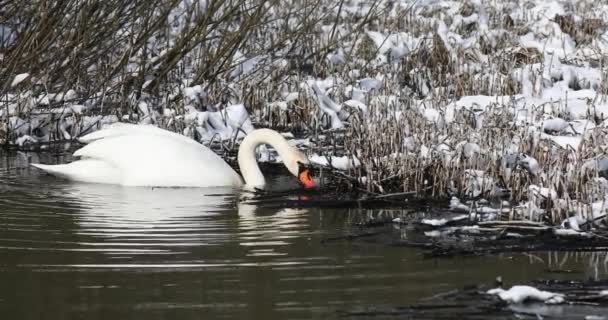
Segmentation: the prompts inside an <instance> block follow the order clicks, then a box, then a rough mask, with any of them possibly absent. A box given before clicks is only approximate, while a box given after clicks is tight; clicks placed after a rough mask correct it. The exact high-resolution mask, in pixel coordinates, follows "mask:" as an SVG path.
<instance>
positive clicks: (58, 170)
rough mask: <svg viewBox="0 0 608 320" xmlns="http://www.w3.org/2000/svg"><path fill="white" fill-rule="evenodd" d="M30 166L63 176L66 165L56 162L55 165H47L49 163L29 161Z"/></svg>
mask: <svg viewBox="0 0 608 320" xmlns="http://www.w3.org/2000/svg"><path fill="white" fill-rule="evenodd" d="M30 166H32V167H34V168H38V169H40V170H42V171H45V172H47V173H50V174H52V175H55V176H65V174H66V171H69V170H66V169H67V168H66V167H67V165H65V164H57V165H49V164H41V163H30Z"/></svg>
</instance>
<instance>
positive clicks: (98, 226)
mask: <svg viewBox="0 0 608 320" xmlns="http://www.w3.org/2000/svg"><path fill="white" fill-rule="evenodd" d="M65 160H66V158H65V157H63V156H55V155H53V154H50V153H45V154H35V153H16V152H12V153H8V152H4V153H0V313H1V314H2V315H3V316H2V318H4V319H68V318H70V319H89V320H93V319H104V320H105V319H111V318H113V317H115V318H120V319H201V318H207V319H220V318H229V319H287V318H289V319H298V318H305V319H328V318H339V317H341V316H342V315H343V312H349V311H356V310H365V309H366V308H391V307H398V306H404V305H407V304H411V303H415V302H416V301H418V300H419V299H420V298H424V297H428V296H431V295H434V294H437V293H440V292H444V291H447V290H451V289H457V288H462V287H463V286H466V285H471V284H478V283H491V282H492V281H493V280H494V278H495V277H496V276H499V275H500V276H502V277H503V279H504V281H505V282H506V283H509V284H513V283H521V282H524V281H527V280H531V279H538V278H573V279H587V278H598V277H599V278H602V277H605V275H606V269H605V268H606V267H605V265H606V262H605V260H604V262H603V263H601V262H598V261H601V259H605V258H602V256H600V257H598V255H597V254H567V253H559V254H558V253H536V254H534V255H499V256H492V257H479V258H470V257H468V258H442V259H429V258H425V257H423V256H422V255H421V253H420V252H419V251H417V250H415V249H410V248H403V247H396V246H388V245H383V244H382V243H379V242H373V241H370V242H365V241H335V242H323V240H324V239H328V238H331V237H338V236H342V235H346V234H349V233H350V232H352V230H353V222H356V221H364V220H365V219H366V217H368V216H369V215H370V214H372V215H373V214H374V212H373V211H372V212H370V211H369V210H355V209H321V208H313V209H286V208H282V209H281V208H280V209H263V208H256V207H255V206H253V205H246V204H242V203H239V201H238V200H239V197H240V195H239V191H238V190H231V189H163V188H127V187H118V186H107V185H94V184H81V183H70V182H67V181H64V180H61V179H58V178H55V177H52V176H48V175H45V174H43V173H41V172H39V171H38V170H36V169H34V168H30V167H28V162H29V161H34V162H38V161H42V162H45V163H52V162H58V161H59V162H61V161H65ZM386 233H387V234H392V235H394V236H396V237H399V236H402V232H400V230H399V228H398V227H395V226H388V227H387V230H386ZM598 265H599V267H598ZM549 269H560V270H564V269H568V270H572V271H573V273H569V274H563V273H549V272H548V271H547V270H549Z"/></svg>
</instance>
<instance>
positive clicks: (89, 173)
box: [31, 159, 122, 184]
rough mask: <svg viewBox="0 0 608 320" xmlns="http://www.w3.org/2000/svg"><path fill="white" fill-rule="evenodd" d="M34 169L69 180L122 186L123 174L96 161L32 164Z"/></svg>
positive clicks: (102, 162)
mask: <svg viewBox="0 0 608 320" xmlns="http://www.w3.org/2000/svg"><path fill="white" fill-rule="evenodd" d="M31 165H32V166H33V167H36V168H38V169H41V170H44V171H46V172H48V173H50V174H52V175H55V176H59V177H63V178H66V179H69V180H74V181H81V182H90V183H109V184H120V182H121V180H122V173H121V172H120V170H118V169H117V168H115V167H113V166H111V165H109V164H108V163H106V162H104V161H100V160H95V159H83V160H78V161H74V162H72V163H68V164H58V165H46V164H37V163H32V164H31Z"/></svg>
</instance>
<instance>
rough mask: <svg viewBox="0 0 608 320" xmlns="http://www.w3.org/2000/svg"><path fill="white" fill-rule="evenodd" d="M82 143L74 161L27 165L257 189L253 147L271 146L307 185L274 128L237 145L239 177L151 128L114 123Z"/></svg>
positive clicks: (181, 139)
mask: <svg viewBox="0 0 608 320" xmlns="http://www.w3.org/2000/svg"><path fill="white" fill-rule="evenodd" d="M80 141H81V142H84V143H88V145H86V146H84V147H82V148H81V149H79V150H77V151H76V152H74V156H78V157H80V160H77V161H74V162H72V163H68V164H60V165H44V164H32V166H34V167H36V168H39V169H42V170H44V171H46V172H48V173H50V174H53V175H56V176H60V177H65V178H67V179H70V180H74V181H81V182H89V183H106V184H117V185H123V186H155V187H222V186H241V185H242V184H243V179H244V180H245V181H244V182H245V186H246V187H247V188H259V189H263V188H264V186H265V179H264V175H263V174H262V172H261V171H260V168H259V167H258V165H257V163H256V157H255V149H256V147H257V146H259V145H260V144H269V145H271V146H272V147H273V148H274V149H275V150H276V151H277V152H278V153H279V156H281V159H282V160H283V164H284V165H285V166H286V167H287V169H288V170H289V172H291V173H292V174H293V175H294V176H296V177H298V178H299V179H300V181H301V182H302V183H303V184H304V185H305V186H306V187H313V186H314V182H313V181H312V179H311V178H310V175H309V171H308V169H307V168H306V164H308V163H309V161H308V158H307V157H306V155H304V153H302V152H301V151H299V150H298V149H296V148H295V147H292V146H290V145H289V144H288V143H287V141H286V140H285V138H283V136H281V135H280V134H279V133H278V132H276V131H274V130H270V129H258V130H254V131H252V132H251V133H249V134H248V135H247V136H246V137H245V139H244V140H243V142H242V143H241V145H240V147H239V152H238V163H239V167H240V169H241V173H242V174H243V179H241V177H240V176H239V175H238V174H237V173H236V172H235V171H234V170H233V169H232V168H231V167H230V166H229V165H228V164H227V163H226V162H225V161H224V160H223V159H222V158H221V157H220V156H218V155H217V154H215V153H214V152H213V151H211V150H210V149H209V148H207V147H205V146H203V145H201V144H199V143H198V142H196V141H194V140H192V139H190V138H188V137H185V136H182V135H179V134H177V133H173V132H170V131H166V130H163V129H160V128H157V127H155V126H149V125H133V124H125V123H116V124H114V125H112V126H110V127H109V128H107V129H104V130H100V131H96V132H93V133H91V134H88V135H86V136H84V137H82V138H80Z"/></svg>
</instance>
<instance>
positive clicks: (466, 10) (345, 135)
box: [0, 0, 608, 230]
mask: <svg viewBox="0 0 608 320" xmlns="http://www.w3.org/2000/svg"><path fill="white" fill-rule="evenodd" d="M161 3H162V1H161ZM293 4H294V7H293V8H291V9H292V10H296V11H297V9H302V8H301V7H298V5H299V6H302V4H298V2H294V3H293ZM321 4H322V5H321V6H319V7H316V8H322V10H320V9H318V10H312V11H310V12H309V13H310V14H309V16H308V17H307V18H310V19H311V20H314V23H311V24H309V25H307V28H306V29H299V31H300V32H301V34H300V35H302V38H299V37H297V36H293V34H296V33H289V35H290V36H287V34H288V33H286V32H285V30H286V28H287V29H288V30H292V29H290V28H296V27H297V26H298V22H304V21H309V20H302V17H301V16H300V15H287V13H289V6H287V5H286V6H284V7H283V6H281V7H280V8H279V7H276V6H272V5H271V4H264V5H268V6H269V7H268V10H267V11H264V13H260V17H259V19H260V20H261V21H263V22H264V23H260V24H259V27H257V28H259V29H256V30H255V31H256V32H252V33H250V34H248V35H247V38H245V39H244V40H243V43H242V45H240V46H237V47H236V48H234V51H233V52H234V54H233V55H231V56H229V57H226V60H222V59H218V60H215V62H216V64H212V65H211V66H209V65H208V64H205V63H209V61H212V60H204V59H203V60H201V59H202V58H201V57H202V56H204V53H205V52H206V51H205V50H207V49H208V48H207V47H206V46H204V45H200V43H192V47H188V48H189V49H190V51H186V52H185V53H184V54H183V55H181V52H182V51H179V50H178V49H183V48H184V47H183V46H182V45H183V43H181V42H180V41H178V40H179V39H180V37H179V35H180V34H181V32H183V31H184V30H187V29H188V26H190V25H192V24H193V23H194V22H195V20H188V19H195V18H196V16H197V14H198V13H201V12H204V11H205V10H206V7H205V6H201V5H200V4H196V5H195V4H194V2H191V1H184V2H183V3H181V4H180V5H179V6H176V7H174V8H172V9H171V10H170V11H169V12H170V14H169V15H168V16H167V17H166V20H167V21H168V22H170V23H169V24H168V25H169V26H168V29H167V30H168V31H169V32H167V33H162V34H161V33H159V34H157V35H155V38H154V39H152V38H151V39H150V41H149V43H148V44H147V45H146V46H142V47H140V48H137V50H134V51H133V53H132V55H131V56H129V59H127V60H128V63H126V64H125V65H124V66H123V67H124V73H117V75H116V76H115V77H114V78H111V80H110V81H109V83H107V85H106V86H103V88H104V89H102V90H98V91H94V92H86V90H83V89H81V88H83V87H84V86H82V85H80V86H76V85H74V86H69V85H68V86H60V85H58V84H55V86H53V85H49V83H47V82H49V81H50V80H49V79H48V77H45V74H44V73H41V72H35V70H28V68H27V67H26V66H22V67H20V68H18V69H19V70H17V69H15V70H11V72H10V73H9V74H6V76H5V78H4V79H3V81H4V82H5V83H6V84H7V85H6V86H4V87H5V88H6V90H5V91H3V92H2V95H1V96H0V101H2V107H0V118H1V119H2V121H0V122H1V123H2V124H1V125H0V140H3V141H5V142H8V143H14V144H27V143H36V142H47V141H52V140H58V139H74V138H77V137H79V136H81V135H82V134H84V133H88V132H91V131H93V130H96V129H98V128H101V127H103V126H104V125H107V124H109V123H112V122H116V121H128V122H139V123H146V124H150V123H151V124H156V125H159V126H161V127H163V128H167V129H169V130H172V131H176V132H180V133H182V134H185V135H187V136H190V137H192V138H194V139H196V140H198V141H200V142H202V143H206V144H208V143H210V142H211V141H225V142H230V143H231V142H233V141H236V142H238V138H239V137H242V136H243V135H244V134H246V133H247V132H249V131H250V130H251V129H252V128H253V127H260V126H268V127H273V128H277V129H280V130H283V131H294V132H296V131H297V132H298V133H299V135H304V137H303V139H299V140H294V141H293V143H296V144H301V145H303V146H306V147H307V148H309V149H310V150H311V154H315V156H314V160H315V162H317V163H319V164H321V165H328V166H330V165H331V166H333V167H334V168H337V169H342V170H345V171H348V174H349V176H352V177H354V178H355V179H356V180H354V181H357V182H358V183H360V184H361V185H362V187H363V188H365V189H367V190H368V191H370V192H374V193H388V192H393V191H395V192H399V191H416V192H419V193H420V194H424V195H430V196H445V195H454V196H458V197H459V198H461V199H464V198H475V199H478V198H490V197H492V196H497V195H500V196H505V195H510V200H512V203H513V208H514V209H513V210H511V211H509V212H508V213H505V214H503V215H502V216H501V215H500V214H502V211H500V212H499V214H497V218H501V217H502V218H504V217H505V216H507V215H508V217H509V218H524V219H530V220H543V219H549V220H552V221H555V222H562V221H566V220H567V221H569V223H568V224H567V225H564V227H568V228H570V227H571V228H573V229H575V230H576V229H580V227H581V225H584V224H585V223H586V222H588V221H592V220H594V219H602V217H603V216H604V215H605V213H606V206H604V204H603V203H604V199H605V197H606V194H607V193H608V180H606V179H605V178H604V175H606V173H608V161H605V159H604V158H605V157H606V156H605V150H607V149H608V144H607V143H606V137H607V136H608V128H607V127H608V125H607V122H606V121H605V119H606V115H608V100H607V99H606V98H607V94H608V90H607V89H606V77H607V75H608V71H607V70H608V69H606V67H605V62H606V61H605V58H604V57H605V56H606V55H607V53H608V32H607V31H608V29H607V26H608V24H606V23H604V21H606V20H607V19H606V18H607V17H606V15H608V6H606V5H602V4H597V3H594V2H591V1H586V0H585V1H576V2H574V3H571V2H569V1H557V0H556V1H532V2H530V1H526V2H524V1H520V0H514V1H504V2H500V3H486V2H483V1H430V0H429V1H417V2H413V1H405V0H401V1H388V0H387V1H384V0H383V1H379V2H377V3H375V5H371V4H370V3H369V2H366V1H346V2H344V3H341V2H340V5H339V4H338V3H336V2H332V1H321ZM222 8H223V7H222ZM190 9H192V10H191V12H193V15H192V16H193V17H190V16H188V15H185V14H184V13H185V12H188V11H189V10H190ZM223 9H226V8H223ZM220 11H221V10H220ZM220 11H218V12H220ZM286 17H289V19H287V18H286ZM290 19H292V20H290ZM100 23H101V22H100ZM238 26H240V23H239V22H238V21H237V20H234V21H231V22H228V23H227V25H226V27H227V28H228V30H231V29H230V28H233V30H234V28H238ZM3 28H7V27H6V26H4V27H3ZM123 31H124V32H126V31H125V30H123ZM129 32H130V31H129ZM9 33H10V32H9ZM10 34H13V33H10ZM262 35H264V36H262ZM201 36H202V35H201ZM205 36H209V38H205V37H203V38H198V40H201V41H202V40H204V39H208V40H207V42H204V41H203V42H201V43H206V44H207V45H209V47H212V48H215V49H219V48H220V47H221V44H222V42H219V41H217V40H215V39H217V38H216V36H219V33H213V32H212V33H211V34H206V35H205ZM195 38H196V37H195ZM5 39H6V40H5V41H6V42H11V43H19V39H18V37H16V31H15V37H13V36H11V37H5ZM178 53H179V54H178ZM215 53H217V52H215ZM0 54H1V53H0ZM129 54H130V53H128V52H126V51H124V50H118V49H117V51H116V52H113V55H110V57H114V58H115V59H116V61H119V58H122V57H124V56H125V55H127V56H128V55H129ZM8 57H9V56H4V55H2V56H1V57H0V59H8ZM174 57H179V58H178V59H177V60H178V63H176V64H171V63H170V62H173V60H171V59H172V58H174ZM214 57H215V56H214ZM170 58H171V59H170ZM120 61H122V60H120ZM222 61H224V62H225V63H226V64H225V65H223V67H222V68H223V69H221V70H216V69H213V68H215V67H218V68H219V66H220V65H221V63H222ZM60 62H61V63H63V62H64V61H63V60H61V61H60ZM58 63H59V62H58ZM68 65H69V64H68ZM102 68H103V66H102V65H101V64H95V63H93V64H92V65H90V66H89V67H88V69H89V70H90V71H91V72H95V70H101V69H102ZM209 68H211V69H209ZM4 72H5V73H6V72H7V71H6V70H5V71H4ZM159 73H162V74H163V75H164V77H163V78H162V79H163V80H162V82H160V81H161V80H159V79H160V78H159V77H157V74H159ZM208 74H213V77H205V76H203V75H208ZM127 79H128V80H129V81H130V82H128V81H127ZM138 81H139V82H138ZM127 82H128V84H129V85H133V86H134V87H133V88H132V90H131V91H128V90H127V92H124V91H121V90H123V88H125V87H126V86H127ZM66 83H69V82H66ZM298 138H301V137H300V136H298ZM264 157H265V158H268V156H264Z"/></svg>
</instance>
